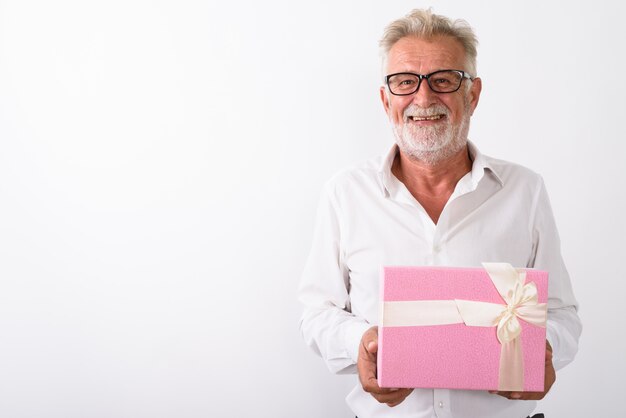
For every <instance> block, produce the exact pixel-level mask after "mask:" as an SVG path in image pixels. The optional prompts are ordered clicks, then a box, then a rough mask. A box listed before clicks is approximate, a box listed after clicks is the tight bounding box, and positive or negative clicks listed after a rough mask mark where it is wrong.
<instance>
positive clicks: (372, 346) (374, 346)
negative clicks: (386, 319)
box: [366, 341, 378, 354]
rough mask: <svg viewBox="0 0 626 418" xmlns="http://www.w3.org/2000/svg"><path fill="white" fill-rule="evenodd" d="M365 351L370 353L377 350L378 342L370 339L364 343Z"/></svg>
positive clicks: (374, 352)
mask: <svg viewBox="0 0 626 418" xmlns="http://www.w3.org/2000/svg"><path fill="white" fill-rule="evenodd" d="M366 348H367V351H368V353H370V354H376V353H377V352H378V343H377V342H376V341H370V342H368V343H367V345H366Z"/></svg>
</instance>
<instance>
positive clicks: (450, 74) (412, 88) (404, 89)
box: [389, 71, 463, 95]
mask: <svg viewBox="0 0 626 418" xmlns="http://www.w3.org/2000/svg"><path fill="white" fill-rule="evenodd" d="M426 80H427V81H428V85H429V86H430V88H431V89H432V91H434V92H437V93H451V92H453V91H456V90H458V89H459V87H460V86H461V81H462V80H463V75H462V73H460V72H457V71H436V72H434V73H431V74H430V75H428V76H427V78H426ZM419 84H420V79H419V76H417V75H415V74H410V73H403V74H396V75H394V76H391V77H389V89H390V90H391V92H392V93H393V94H400V95H402V94H404V95H407V94H413V93H415V92H416V91H417V89H418V86H419Z"/></svg>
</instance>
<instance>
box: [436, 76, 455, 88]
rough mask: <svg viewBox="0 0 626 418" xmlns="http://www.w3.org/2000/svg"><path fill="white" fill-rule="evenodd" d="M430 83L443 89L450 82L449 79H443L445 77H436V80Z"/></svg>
mask: <svg viewBox="0 0 626 418" xmlns="http://www.w3.org/2000/svg"><path fill="white" fill-rule="evenodd" d="M431 83H434V84H436V85H438V86H442V87H445V86H447V85H449V84H450V83H451V81H450V79H448V78H445V77H438V78H435V79H434V80H432V81H431Z"/></svg>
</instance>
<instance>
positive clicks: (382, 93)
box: [380, 86, 391, 115]
mask: <svg viewBox="0 0 626 418" xmlns="http://www.w3.org/2000/svg"><path fill="white" fill-rule="evenodd" d="M380 100H381V101H382V102H383V107H384V108H385V113H386V114H387V115H389V108H390V106H391V105H390V103H389V96H388V95H387V88H386V87H385V86H381V87H380Z"/></svg>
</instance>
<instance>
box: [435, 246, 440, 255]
mask: <svg viewBox="0 0 626 418" xmlns="http://www.w3.org/2000/svg"><path fill="white" fill-rule="evenodd" d="M440 251H441V247H440V246H438V245H435V246H434V247H433V252H434V253H435V254H437V253H438V252H440Z"/></svg>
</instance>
